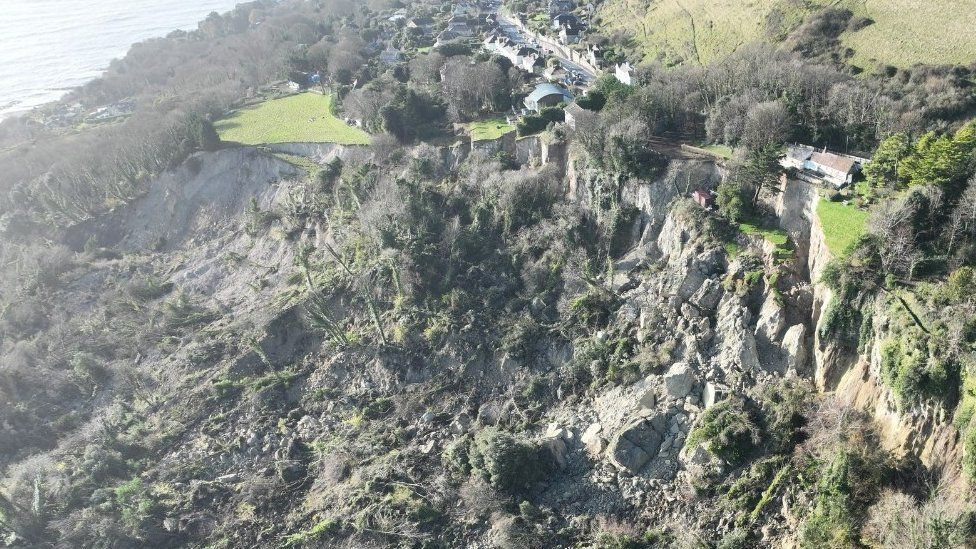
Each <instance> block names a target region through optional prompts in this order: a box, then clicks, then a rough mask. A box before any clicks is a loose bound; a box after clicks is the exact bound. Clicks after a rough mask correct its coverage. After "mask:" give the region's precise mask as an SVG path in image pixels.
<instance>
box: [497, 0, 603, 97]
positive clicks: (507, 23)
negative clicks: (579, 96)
mask: <svg viewBox="0 0 976 549" xmlns="http://www.w3.org/2000/svg"><path fill="white" fill-rule="evenodd" d="M495 15H496V16H497V17H498V28H499V30H500V31H501V32H502V33H504V34H505V35H506V36H508V37H509V38H510V39H511V40H512V41H513V42H515V43H517V44H525V45H528V46H530V47H533V48H536V49H538V50H541V51H543V52H544V53H547V54H549V55H551V56H553V57H555V58H556V59H557V60H558V61H559V64H560V65H562V67H563V68H564V69H566V70H567V71H575V72H577V73H579V75H580V77H581V78H582V80H583V84H582V86H581V87H582V88H587V87H589V86H590V85H591V84H593V82H594V81H595V80H596V79H597V74H596V73H594V72H593V71H591V70H590V69H588V68H586V67H584V66H582V65H579V64H577V63H574V62H573V61H571V60H570V59H567V58H565V57H563V56H561V55H559V53H558V52H556V51H554V50H552V49H551V48H547V47H545V46H543V45H541V44H539V43H538V42H537V41H536V40H535V39H534V38H532V37H531V36H528V35H526V34H525V33H523V32H522V29H520V28H519V27H518V25H516V24H515V22H514V21H513V20H512V19H511V18H510V17H508V16H506V15H505V14H503V13H502V12H501V8H496V10H495Z"/></svg>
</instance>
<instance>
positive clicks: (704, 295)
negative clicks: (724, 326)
mask: <svg viewBox="0 0 976 549" xmlns="http://www.w3.org/2000/svg"><path fill="white" fill-rule="evenodd" d="M721 298H722V285H721V284H719V283H718V281H717V280H715V279H714V278H709V279H707V280H705V281H704V282H702V285H701V287H699V288H698V291H696V292H695V295H693V296H692V297H691V302H692V303H694V304H695V305H696V306H698V309H699V310H700V311H702V312H703V313H705V314H711V313H712V312H714V311H715V308H716V307H718V302H719V300H720V299H721Z"/></svg>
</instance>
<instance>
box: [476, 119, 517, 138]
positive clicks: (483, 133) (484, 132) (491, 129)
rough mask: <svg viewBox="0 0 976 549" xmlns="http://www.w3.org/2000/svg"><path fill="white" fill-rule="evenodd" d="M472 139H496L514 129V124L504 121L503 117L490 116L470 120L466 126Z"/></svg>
mask: <svg viewBox="0 0 976 549" xmlns="http://www.w3.org/2000/svg"><path fill="white" fill-rule="evenodd" d="M467 128H468V133H469V134H470V135H471V140H472V141H484V140H486V139H498V138H499V137H501V136H503V135H505V134H506V133H509V132H513V131H515V126H513V125H511V124H509V123H508V122H505V119H504V118H492V119H490V120H479V121H477V122H471V123H469V124H468V126H467Z"/></svg>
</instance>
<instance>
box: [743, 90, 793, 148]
mask: <svg viewBox="0 0 976 549" xmlns="http://www.w3.org/2000/svg"><path fill="white" fill-rule="evenodd" d="M789 131H790V121H789V114H788V113H787V112H786V106H784V105H783V103H781V102H779V101H766V102H765V103H759V104H758V105H755V106H754V107H752V108H751V109H749V112H748V114H747V115H746V122H745V128H744V130H743V135H742V140H743V141H744V143H745V145H746V146H747V147H749V148H750V149H753V150H771V149H774V148H778V147H779V146H781V145H782V144H783V142H784V141H786V138H787V136H788V135H789Z"/></svg>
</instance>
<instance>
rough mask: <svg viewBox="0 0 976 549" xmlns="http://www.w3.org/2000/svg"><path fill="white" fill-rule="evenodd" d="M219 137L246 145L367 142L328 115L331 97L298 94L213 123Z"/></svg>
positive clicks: (242, 111) (248, 109) (330, 109)
mask: <svg viewBox="0 0 976 549" xmlns="http://www.w3.org/2000/svg"><path fill="white" fill-rule="evenodd" d="M216 127H217V131H218V132H219V133H220V138H221V139H222V140H224V141H235V142H238V143H244V144H246V145H261V144H265V143H292V142H303V143H305V142H308V143H339V144H343V145H353V144H366V143H369V136H367V135H366V134H365V133H364V132H363V131H362V130H360V129H358V128H354V127H352V126H349V125H348V124H346V123H345V122H343V121H342V120H339V119H338V118H336V117H335V116H334V115H333V114H332V98H331V97H328V96H322V95H319V94H315V93H301V94H298V95H292V96H289V97H284V98H281V99H273V100H270V101H265V102H264V103H261V104H260V105H257V106H255V107H250V108H247V109H242V110H240V111H238V112H236V113H234V114H233V115H231V116H230V117H228V118H225V119H223V120H220V121H218V122H217V124H216Z"/></svg>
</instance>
